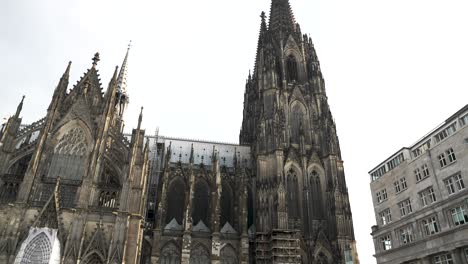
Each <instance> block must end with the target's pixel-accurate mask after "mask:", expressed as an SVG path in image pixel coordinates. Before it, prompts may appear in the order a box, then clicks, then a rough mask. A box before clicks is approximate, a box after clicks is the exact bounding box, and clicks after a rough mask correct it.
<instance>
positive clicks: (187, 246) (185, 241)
mask: <svg viewBox="0 0 468 264" xmlns="http://www.w3.org/2000/svg"><path fill="white" fill-rule="evenodd" d="M192 149H193V145H192ZM192 155H193V154H192ZM191 166H192V165H191ZM191 166H190V190H189V195H188V201H187V202H186V204H187V206H186V210H185V220H184V222H185V230H184V236H183V238H182V259H181V264H188V263H189V261H190V251H191V249H192V226H193V223H192V203H193V196H194V193H195V174H194V173H193V171H192V168H191Z"/></svg>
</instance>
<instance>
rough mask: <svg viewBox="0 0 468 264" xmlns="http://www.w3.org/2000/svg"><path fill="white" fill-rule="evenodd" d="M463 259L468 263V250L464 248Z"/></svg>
mask: <svg viewBox="0 0 468 264" xmlns="http://www.w3.org/2000/svg"><path fill="white" fill-rule="evenodd" d="M465 258H466V261H468V248H465Z"/></svg>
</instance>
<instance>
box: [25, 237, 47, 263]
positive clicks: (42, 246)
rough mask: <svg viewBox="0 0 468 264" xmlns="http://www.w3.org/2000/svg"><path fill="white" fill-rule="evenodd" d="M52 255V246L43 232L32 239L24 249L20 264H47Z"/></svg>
mask: <svg viewBox="0 0 468 264" xmlns="http://www.w3.org/2000/svg"><path fill="white" fill-rule="evenodd" d="M51 254H52V244H51V243H50V240H49V238H48V237H47V235H46V234H44V233H43V232H42V233H40V234H39V235H37V236H36V237H35V238H33V239H32V240H31V241H30V242H29V243H28V245H27V246H26V248H25V249H24V253H23V257H22V259H21V260H20V261H19V263H20V264H29V263H35V264H48V263H49V259H50V255H51Z"/></svg>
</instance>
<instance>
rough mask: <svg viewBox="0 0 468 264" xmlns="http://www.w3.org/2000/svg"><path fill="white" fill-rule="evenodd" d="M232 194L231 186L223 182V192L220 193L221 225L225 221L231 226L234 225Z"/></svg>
mask: <svg viewBox="0 0 468 264" xmlns="http://www.w3.org/2000/svg"><path fill="white" fill-rule="evenodd" d="M233 201H234V196H233V193H232V189H231V186H229V184H228V183H226V182H223V192H222V193H221V227H223V226H224V225H225V224H226V222H229V224H231V226H234V221H233V220H234V218H233V216H234V204H233Z"/></svg>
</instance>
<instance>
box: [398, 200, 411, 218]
mask: <svg viewBox="0 0 468 264" xmlns="http://www.w3.org/2000/svg"><path fill="white" fill-rule="evenodd" d="M398 207H399V208H400V214H401V216H405V215H407V214H411V213H412V212H413V207H412V206H411V200H410V199H407V200H404V201H403V202H401V203H399V204H398Z"/></svg>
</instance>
